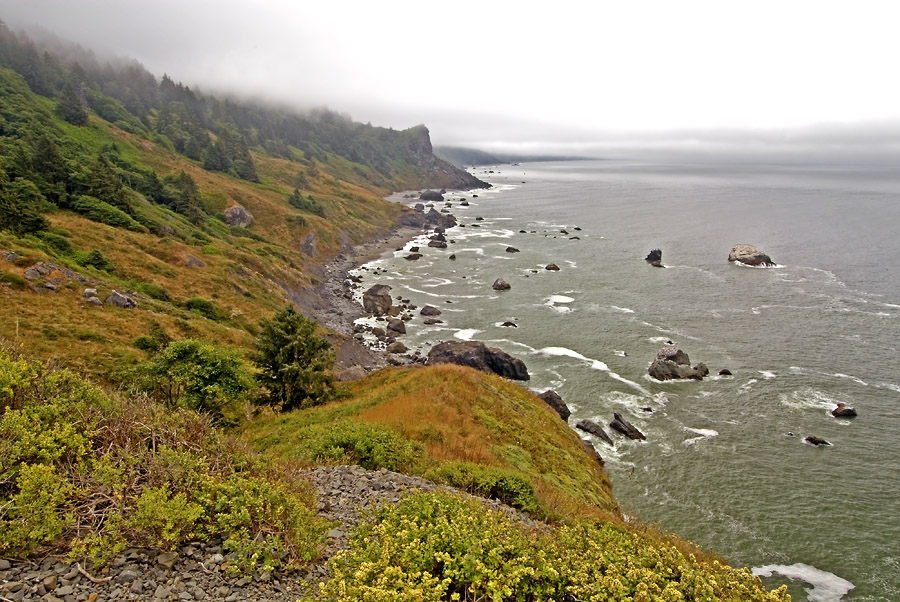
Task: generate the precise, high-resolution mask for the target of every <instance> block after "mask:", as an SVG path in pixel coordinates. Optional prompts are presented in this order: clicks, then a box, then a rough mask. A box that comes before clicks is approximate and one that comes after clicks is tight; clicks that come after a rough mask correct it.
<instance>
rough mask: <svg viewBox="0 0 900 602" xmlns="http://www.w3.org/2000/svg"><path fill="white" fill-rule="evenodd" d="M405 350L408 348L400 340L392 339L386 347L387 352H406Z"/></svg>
mask: <svg viewBox="0 0 900 602" xmlns="http://www.w3.org/2000/svg"><path fill="white" fill-rule="evenodd" d="M407 351H409V349H407V347H406V345H404V344H403V343H401V342H400V341H394V342H393V343H391V344H390V345H388V347H387V352H388V353H398V354H399V353H406V352H407Z"/></svg>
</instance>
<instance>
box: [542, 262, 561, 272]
mask: <svg viewBox="0 0 900 602" xmlns="http://www.w3.org/2000/svg"><path fill="white" fill-rule="evenodd" d="M544 269H545V270H550V271H551V272H558V271H559V266H558V265H556V264H555V263H548V264H547V265H546V267H544Z"/></svg>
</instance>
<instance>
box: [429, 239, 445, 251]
mask: <svg viewBox="0 0 900 602" xmlns="http://www.w3.org/2000/svg"><path fill="white" fill-rule="evenodd" d="M428 246H429V247H431V248H432V249H446V248H447V243H446V242H444V241H442V240H429V241H428Z"/></svg>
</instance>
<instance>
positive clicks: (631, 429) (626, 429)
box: [609, 412, 647, 441]
mask: <svg viewBox="0 0 900 602" xmlns="http://www.w3.org/2000/svg"><path fill="white" fill-rule="evenodd" d="M609 428H611V429H613V430H614V431H619V432H620V433H622V434H623V435H625V436H626V437H628V438H629V439H637V440H641V441H643V440H644V439H646V438H647V437H645V436H644V433H642V432H641V431H639V430H637V428H635V426H634V425H633V424H631V423H630V422H628V421H627V420H625V419H624V418H622V416H621V414H619V413H618V412H615V413H613V421H612V422H610V423H609Z"/></svg>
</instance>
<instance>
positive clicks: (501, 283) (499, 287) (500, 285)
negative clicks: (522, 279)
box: [491, 278, 512, 291]
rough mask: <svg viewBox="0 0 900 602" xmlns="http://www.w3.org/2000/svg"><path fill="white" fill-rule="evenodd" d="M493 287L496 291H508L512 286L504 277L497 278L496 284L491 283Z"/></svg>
mask: <svg viewBox="0 0 900 602" xmlns="http://www.w3.org/2000/svg"><path fill="white" fill-rule="evenodd" d="M491 288H492V289H494V290H495V291H508V290H509V289H511V288H512V286H510V284H509V282H507V281H506V280H504V279H503V278H497V279H496V280H494V284H492V285H491Z"/></svg>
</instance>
